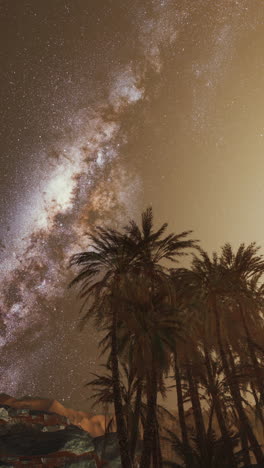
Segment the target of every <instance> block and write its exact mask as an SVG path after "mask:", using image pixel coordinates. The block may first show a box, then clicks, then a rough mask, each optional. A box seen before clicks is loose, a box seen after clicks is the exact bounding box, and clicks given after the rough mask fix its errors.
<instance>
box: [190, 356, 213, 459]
mask: <svg viewBox="0 0 264 468" xmlns="http://www.w3.org/2000/svg"><path fill="white" fill-rule="evenodd" d="M186 370H187V378H188V383H189V390H190V397H191V402H192V408H193V415H194V422H195V428H196V437H197V441H198V445H199V449H200V453H201V458H202V460H203V466H204V467H206V468H207V467H208V466H209V457H208V453H207V443H206V431H205V425H204V420H203V413H202V409H201V403H200V398H199V393H198V388H197V382H196V379H195V378H194V376H193V372H192V366H191V363H190V361H189V360H188V359H187V361H186Z"/></svg>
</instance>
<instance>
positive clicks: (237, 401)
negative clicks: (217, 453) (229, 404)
mask: <svg viewBox="0 0 264 468" xmlns="http://www.w3.org/2000/svg"><path fill="white" fill-rule="evenodd" d="M213 308H214V315H215V325H216V337H217V344H218V348H219V352H220V357H221V361H222V365H223V370H224V373H225V376H226V379H227V383H228V386H229V389H230V392H231V396H232V398H233V401H234V405H235V407H236V410H237V413H238V417H239V421H240V438H241V445H242V450H243V461H244V464H245V466H247V465H250V463H251V462H250V453H249V450H248V443H247V421H246V419H247V418H246V414H245V412H244V409H243V405H242V401H241V395H240V393H239V392H237V389H236V387H235V382H234V378H233V377H232V375H231V372H230V369H229V365H228V361H227V356H226V353H225V350H224V346H223V343H222V336H221V327H220V318H219V314H218V309H217V307H216V301H214V303H213ZM238 393H239V395H238ZM245 418H246V419H245Z"/></svg>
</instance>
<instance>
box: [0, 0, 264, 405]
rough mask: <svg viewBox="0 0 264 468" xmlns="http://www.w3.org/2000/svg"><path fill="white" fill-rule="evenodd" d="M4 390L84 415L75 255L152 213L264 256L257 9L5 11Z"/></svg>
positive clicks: (125, 3) (56, 7)
mask: <svg viewBox="0 0 264 468" xmlns="http://www.w3.org/2000/svg"><path fill="white" fill-rule="evenodd" d="M0 17H1V24H0V35H1V56H0V60H1V63H0V67H1V68H0V69H1V74H0V76H1V87H0V93H1V115H0V118H1V125H0V134H1V137H0V142H1V152H0V181H1V197H0V201H1V205H0V221H1V222H0V234H1V236H0V241H1V243H0V252H1V264H0V268H1V296H0V311H1V315H0V346H1V353H0V356H1V358H0V366H1V369H0V374H1V388H0V391H2V392H6V393H8V394H10V395H13V396H23V395H26V394H31V395H34V396H46V397H52V398H56V399H58V400H60V401H61V402H62V403H64V404H66V405H69V406H73V407H75V408H76V409H77V408H82V409H86V408H88V407H89V402H87V400H86V398H87V389H85V388H84V386H83V385H84V383H85V382H87V380H89V372H94V371H95V370H97V369H98V357H97V343H98V340H99V336H98V333H97V331H96V330H94V329H93V328H92V327H89V326H88V327H86V329H85V331H84V332H82V333H80V332H79V331H78V330H77V323H78V317H79V316H78V310H79V305H80V304H79V302H78V301H77V299H76V294H75V291H73V290H70V291H68V290H67V284H68V282H69V280H70V279H71V278H72V276H71V275H72V273H71V272H70V271H69V269H68V261H69V257H70V256H71V255H72V254H73V253H75V252H79V251H80V250H83V249H85V248H86V247H87V237H86V234H87V233H88V232H89V230H90V228H91V227H92V226H93V225H94V224H107V225H111V226H113V227H120V226H123V225H124V224H125V223H126V221H127V220H128V219H129V218H131V217H135V218H136V219H139V215H140V213H141V211H142V210H143V209H144V208H145V207H146V206H147V205H150V204H152V206H153V210H154V215H155V219H156V222H157V223H161V222H165V221H168V222H169V227H170V230H174V231H175V232H182V231H183V230H188V229H193V230H194V237H195V238H198V239H200V240H201V245H202V246H203V247H204V248H205V249H207V250H208V251H209V252H211V251H212V250H213V249H218V248H219V247H220V246H221V245H222V244H223V243H224V242H226V241H229V242H231V243H232V244H233V245H234V247H236V246H237V245H238V243H240V242H242V241H245V242H251V241H254V240H256V241H257V242H258V243H260V244H263V245H264V242H263V240H264V232H263V231H264V221H263V218H264V208H263V207H264V203H263V202H264V183H263V178H264V2H263V1H262V0H238V1H236V0H133V1H132V0H68V1H66V0H0Z"/></svg>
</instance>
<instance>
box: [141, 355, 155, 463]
mask: <svg viewBox="0 0 264 468" xmlns="http://www.w3.org/2000/svg"><path fill="white" fill-rule="evenodd" d="M156 410H157V378H156V372H155V368H154V363H152V369H151V370H150V373H149V375H148V376H147V415H146V422H145V427H144V436H143V448H142V454H141V459H140V468H150V463H151V454H152V450H153V441H154V437H155V430H156V427H155V426H156Z"/></svg>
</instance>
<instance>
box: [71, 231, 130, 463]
mask: <svg viewBox="0 0 264 468" xmlns="http://www.w3.org/2000/svg"><path fill="white" fill-rule="evenodd" d="M89 247H90V249H89V250H88V251H86V252H81V253H78V254H75V255H73V257H72V258H71V261H70V265H71V266H77V267H78V268H79V272H78V274H77V276H76V277H75V278H74V279H73V281H72V282H71V283H70V286H74V285H79V288H80V293H79V295H80V297H81V299H83V305H82V309H81V310H82V311H83V310H84V308H86V309H87V310H86V313H85V315H84V317H83V319H82V320H83V323H86V322H87V321H88V320H89V319H90V318H92V319H93V320H94V323H95V326H97V327H99V328H100V329H101V330H102V329H103V328H104V327H106V326H109V323H110V324H111V325H110V328H111V358H110V365H111V372H112V379H113V394H114V407H115V416H116V423H117V433H118V439H119V446H120V455H121V461H122V465H123V466H124V467H127V468H131V467H132V463H131V458H130V454H129V446H128V434H127V427H126V422H125V418H124V413H123V407H122V394H121V388H120V375H119V367H118V344H117V323H118V320H120V319H121V317H122V318H123V314H124V310H123V309H122V304H121V303H120V301H119V290H120V288H121V287H122V281H123V277H124V275H125V274H126V273H127V271H128V270H129V268H130V265H131V262H132V261H133V259H134V257H135V254H136V253H135V250H134V244H133V243H132V242H130V241H129V239H128V237H127V236H125V235H123V234H121V233H119V232H118V231H116V230H113V229H108V228H102V227H96V228H95V230H94V233H93V234H91V235H90V245H89Z"/></svg>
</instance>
